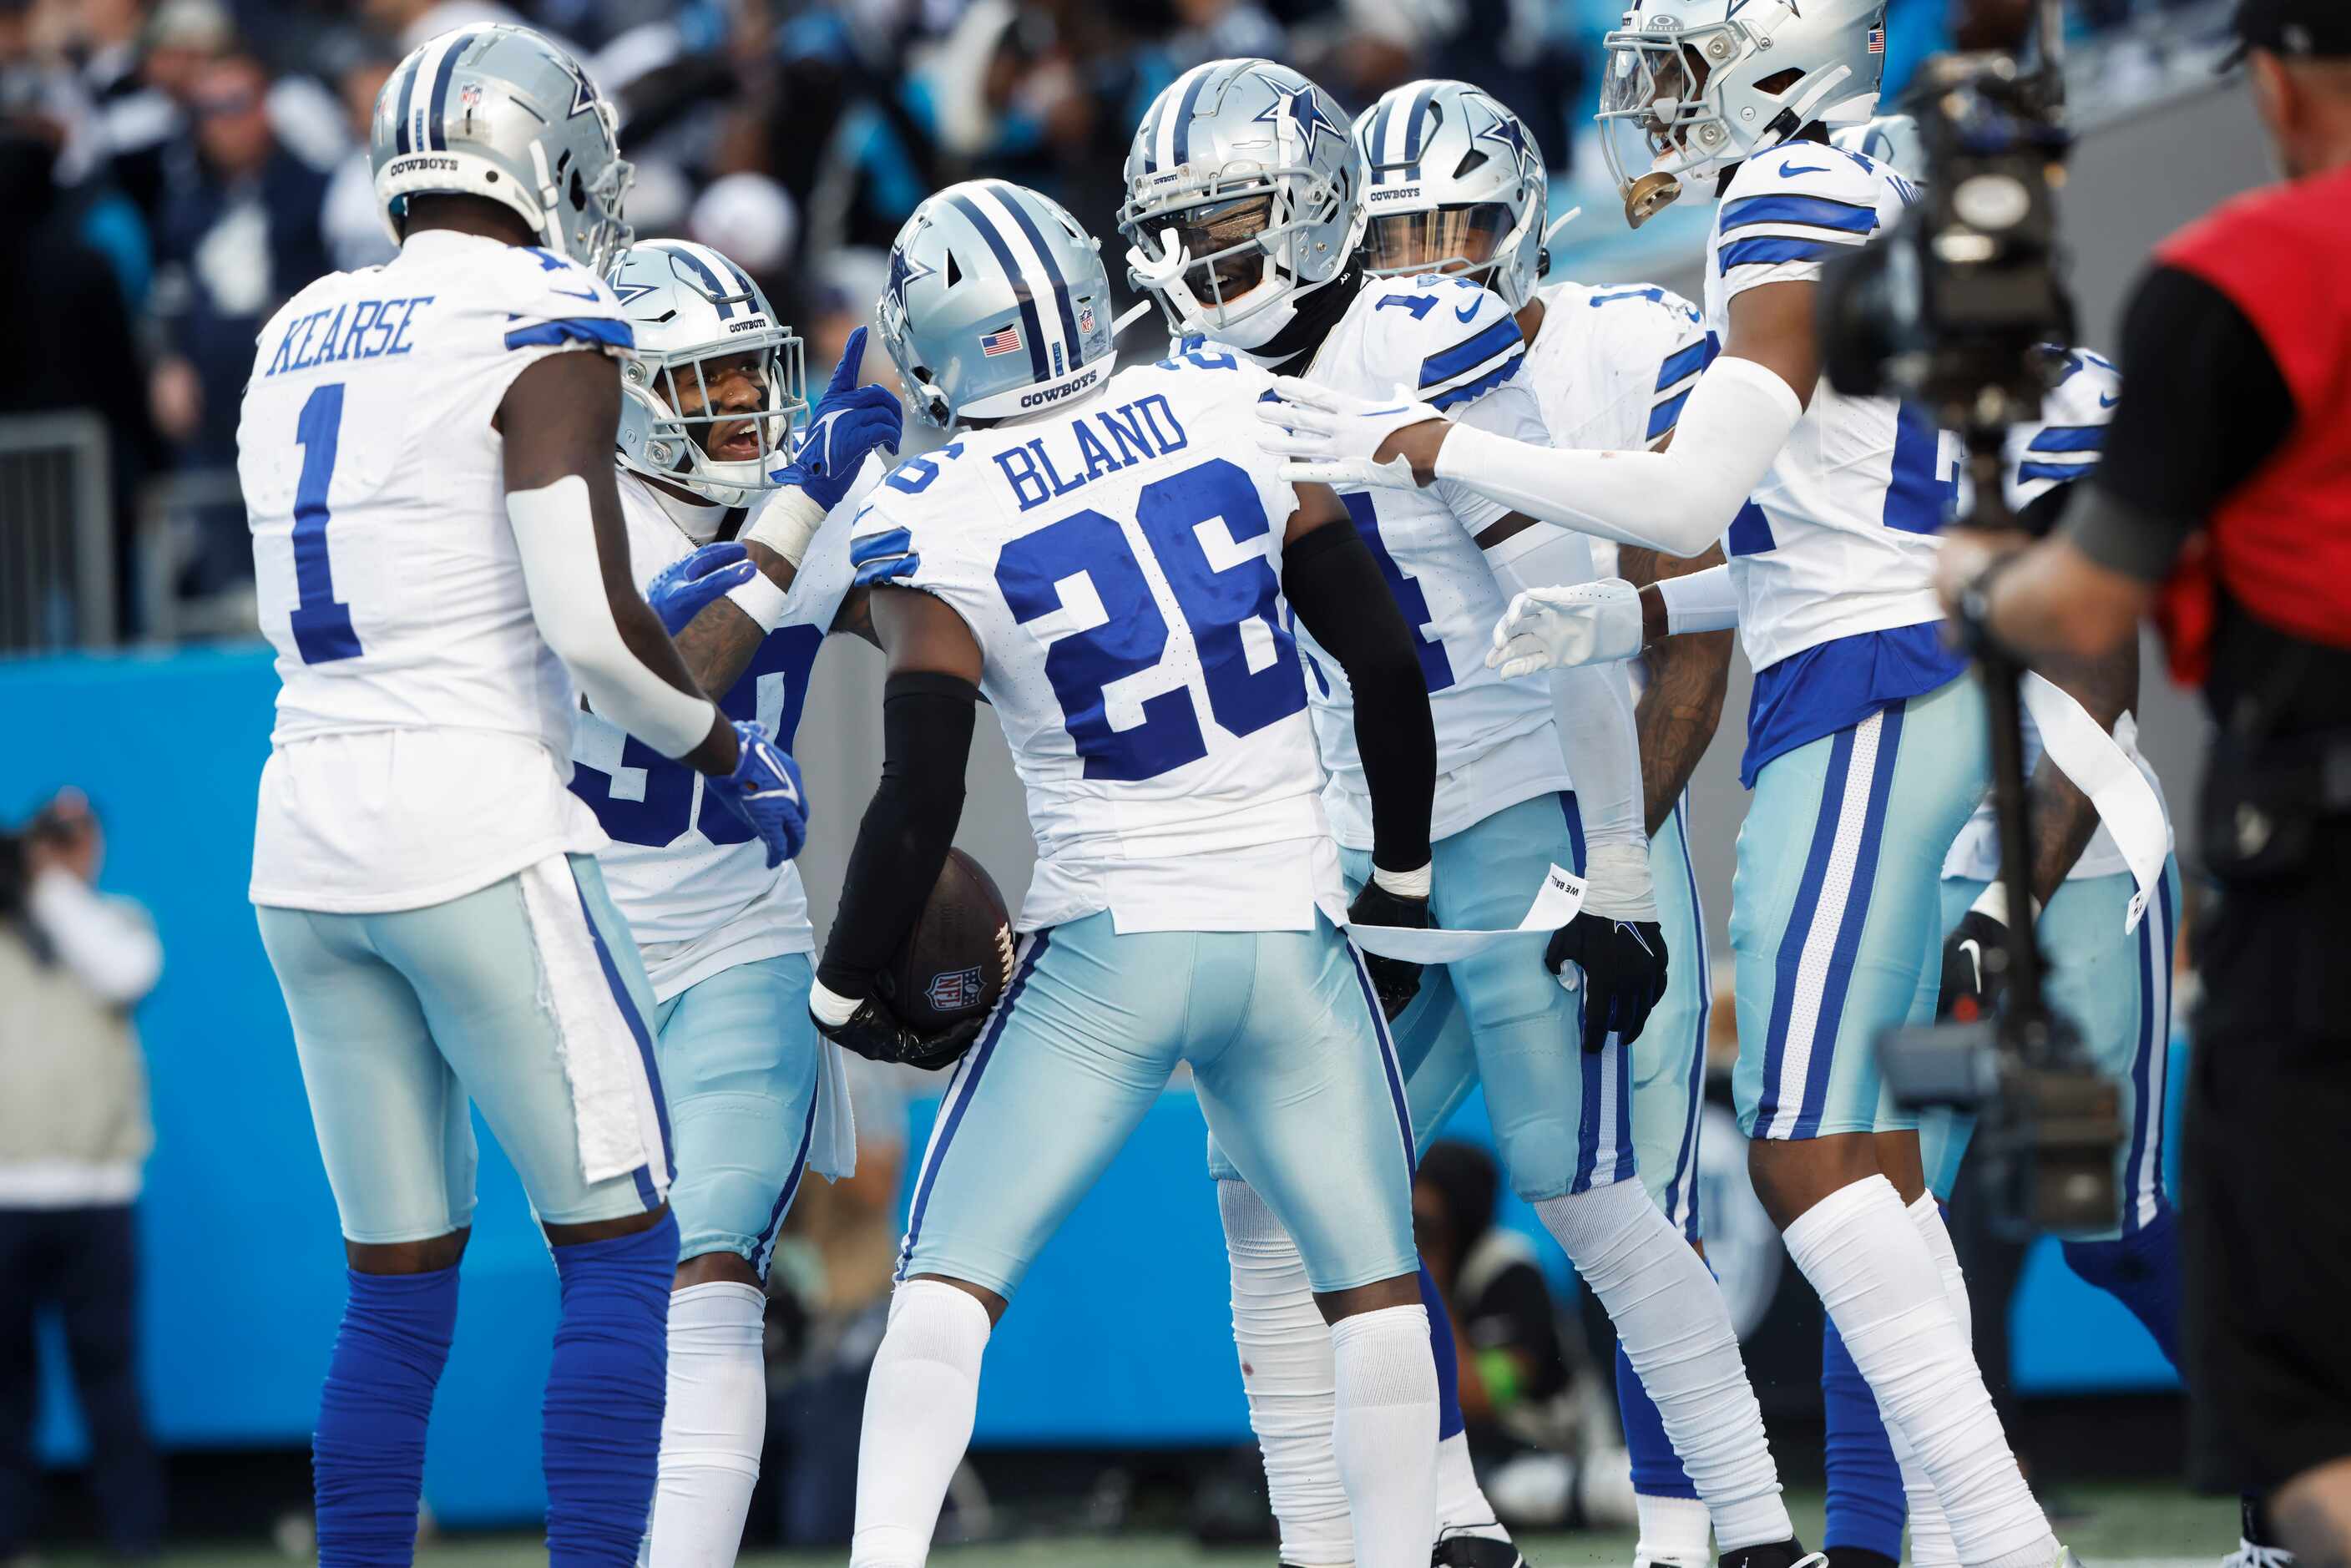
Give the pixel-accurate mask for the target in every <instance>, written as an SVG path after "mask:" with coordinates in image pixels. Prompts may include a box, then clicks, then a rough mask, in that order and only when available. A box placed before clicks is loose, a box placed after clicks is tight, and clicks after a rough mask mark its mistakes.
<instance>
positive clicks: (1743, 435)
mask: <svg viewBox="0 0 2351 1568" xmlns="http://www.w3.org/2000/svg"><path fill="white" fill-rule="evenodd" d="M1815 287H1818V286H1817V285H1815V284H1810V283H1779V284H1768V285H1764V286H1762V287H1757V288H1751V289H1750V290H1748V291H1747V292H1746V293H1744V294H1741V295H1740V296H1739V297H1738V298H1735V299H1733V300H1732V301H1731V305H1730V341H1729V345H1728V346H1727V347H1726V348H1725V349H1724V350H1723V353H1722V356H1721V357H1720V358H1719V359H1718V360H1716V361H1715V362H1714V363H1713V364H1712V365H1711V366H1709V367H1708V369H1707V371H1706V373H1705V374H1703V375H1701V376H1700V377H1699V378H1698V384H1697V385H1696V386H1695V387H1693V388H1691V389H1690V393H1689V402H1687V403H1686V404H1684V405H1683V408H1682V413H1681V419H1680V421H1679V423H1678V424H1677V426H1676V431H1675V437H1674V441H1673V444H1671V445H1670V446H1668V447H1667V449H1666V450H1664V451H1662V452H1576V451H1562V450H1560V449H1558V448H1555V447H1550V446H1538V445H1531V444H1528V443H1525V442H1521V441H1513V440H1511V439H1510V438H1508V437H1506V436H1500V435H1496V434H1491V433H1489V432H1487V431H1482V430H1476V429H1472V428H1471V427H1469V426H1468V425H1466V424H1458V423H1454V422H1453V421H1451V420H1447V419H1441V418H1433V417H1430V414H1431V411H1430V410H1429V408H1428V407H1427V405H1426V404H1419V403H1412V402H1408V401H1405V400H1398V399H1394V398H1391V399H1387V400H1384V401H1381V400H1371V399H1364V398H1358V397H1353V396H1350V395H1349V394H1347V393H1344V392H1334V391H1332V389H1330V388H1327V387H1318V386H1312V385H1310V384H1309V383H1307V382H1301V381H1298V380H1296V379H1294V378H1291V377H1287V376H1285V377H1282V378H1280V379H1279V380H1278V381H1276V382H1275V383H1274V388H1275V391H1276V392H1278V393H1279V394H1280V395H1279V397H1278V398H1277V399H1276V400H1275V401H1272V402H1267V403H1266V404H1264V405H1263V406H1262V407H1260V408H1259V411H1258V417H1259V421H1260V422H1261V424H1262V428H1261V434H1260V444H1262V445H1263V446H1264V447H1265V449H1266V450H1267V451H1268V452H1270V453H1273V454H1274V455H1277V456H1280V457H1282V458H1283V459H1285V461H1284V463H1283V465H1282V469H1281V473H1282V477H1284V478H1286V479H1290V480H1293V481H1298V480H1315V481H1321V482H1334V483H1340V484H1352V485H1358V486H1360V485H1400V484H1403V483H1405V482H1407V481H1408V482H1410V483H1412V484H1416V485H1427V484H1430V483H1432V482H1434V481H1436V480H1438V479H1450V480H1454V481H1456V482H1458V483H1459V484H1461V485H1463V486H1468V488H1470V489H1472V490H1475V491H1476V492H1478V493H1479V495H1481V496H1487V497H1491V498H1493V499H1494V500H1497V501H1499V502H1501V503H1502V504H1504V505H1505V506H1508V507H1511V508H1512V509H1513V510H1515V511H1520V512H1523V513H1525V514H1526V515H1527V516H1529V517H1537V518H1540V519H1541V520H1542V521H1544V522H1550V523H1557V524H1559V525H1560V526H1561V527H1562V528H1573V529H1575V530H1577V531H1578V532H1581V533H1587V534H1593V535H1596V536H1598V537H1599V538H1606V539H1614V540H1615V541H1617V542H1618V543H1619V544H1628V545H1635V546H1639V547H1641V548H1644V549H1655V550H1661V551H1663V552H1665V553H1666V554H1667V555H1675V556H1694V555H1697V554H1698V553H1699V552H1700V551H1702V550H1704V549H1706V548H1707V547H1708V545H1710V544H1713V543H1714V542H1715V541H1716V540H1717V539H1719V538H1721V537H1722V535H1723V532H1724V530H1726V529H1727V528H1729V526H1730V523H1731V519H1732V518H1733V517H1737V516H1738V513H1739V508H1740V507H1741V506H1743V505H1744V504H1745V503H1746V500H1747V497H1749V496H1750V494H1752V493H1753V491H1754V489H1755V487H1756V486H1758V485H1760V484H1761V483H1762V480H1763V476H1764V475H1765V474H1767V473H1768V472H1769V471H1770V469H1771V460H1772V459H1773V458H1774V457H1776V456H1778V455H1779V453H1780V448H1781V447H1782V446H1783V445H1785V444H1787V440H1788V436H1789V434H1790V433H1791V432H1792V431H1793V430H1794V429H1795V427H1796V422H1797V421H1798V420H1799V419H1801V418H1802V417H1803V413H1804V409H1805V406H1806V405H1807V404H1808V403H1809V402H1810V401H1811V397H1812V389H1813V384H1814V383H1815V382H1817V381H1818V380H1819V370H1818V357H1817V350H1814V349H1813V346H1812V321H1811V298H1812V291H1813V288H1815ZM1798 297H1801V298H1798Z"/></svg>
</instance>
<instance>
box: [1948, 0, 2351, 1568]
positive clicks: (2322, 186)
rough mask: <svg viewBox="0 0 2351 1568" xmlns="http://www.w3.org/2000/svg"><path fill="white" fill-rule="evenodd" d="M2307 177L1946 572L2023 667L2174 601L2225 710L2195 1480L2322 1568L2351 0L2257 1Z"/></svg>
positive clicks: (2247, 208)
mask: <svg viewBox="0 0 2351 1568" xmlns="http://www.w3.org/2000/svg"><path fill="white" fill-rule="evenodd" d="M2237 26H2238V29H2239V33H2240V35H2241V38H2242V40H2243V43H2244V45H2245V58H2246V61H2247V66H2248V70H2249V75H2250V78H2251V82H2252V92H2253V98H2254V101H2255V103H2256V105H2257V106H2258V108H2259V110H2260V112H2261V117H2262V121H2263V123H2264V125H2265V126H2266V127H2267V129H2268V131H2269V135H2270V139H2271V141H2272V143H2273V147H2274V149H2275V152H2276V154H2277V157H2278V160H2279V162H2280V163H2281V164H2282V165H2283V169H2284V171H2285V173H2286V175H2287V178H2286V180H2285V181H2284V182H2283V183H2280V184H2276V185H2273V186H2271V187H2268V188H2266V189H2263V190H2261V191H2257V192H2254V193H2252V194H2249V195H2246V196H2242V197H2240V198H2238V199H2237V200H2235V201H2232V202H2231V203H2229V204H2226V205H2224V206H2222V207H2220V209H2219V210H2218V211H2216V212H2214V213H2212V214H2210V216H2208V217H2206V218H2204V219H2202V220H2201V221H2199V222H2198V223H2196V224H2194V225H2190V226H2189V228H2187V229H2185V230H2183V231H2182V232H2180V233H2179V234H2178V235H2174V236H2173V237H2172V238H2171V239H2170V240H2168V242H2166V243H2165V245H2164V246H2162V247H2161V248H2160V249H2159V250H2158V252H2157V255H2156V258H2155V266H2154V267H2153V268H2152V269H2151V270H2150V271H2149V272H2148V274H2147V277H2146V278H2145V279H2144V280H2143V281H2142V282H2141V284H2140V285H2139V287H2138V290H2137V294H2136V296H2135V297H2134V298H2133V299H2132V301H2131V303H2130V306H2129V308H2128V310H2127V312H2126V317H2125V322H2124V329H2123V339H2122V344H2121V348H2122V355H2121V357H2122V361H2123V366H2124V371H2125V375H2126V382H2125V384H2126V387H2127V388H2128V389H2129V390H2128V391H2127V392H2125V393H2124V394H2123V397H2122V401H2121V402H2120V404H2119V406H2117V407H2116V411H2115V417H2114V423H2113V426H2112V428H2111V430H2110V431H2109V433H2108V434H2107V436H2106V441H2105V461H2104V463H2103V464H2102V465H2101V466H2100V468H2099V470H2098V474H2097V476H2096V477H2095V479H2092V480H2090V481H2087V482H2085V484H2083V485H2082V486H2080V488H2081V490H2083V491H2084V492H2085V494H2084V495H2082V496H2080V497H2077V498H2076V499H2075V500H2074V503H2073V505H2072V507H2071V508H2070V510H2069V511H2068V513H2067V515H2066V517H2064V520H2063V522H2062V523H2061V524H2060V526H2059V528H2058V529H2057V531H2056V532H2055V534H2054V535H2053V537H2052V538H2048V539H2046V540H2044V541H2043V542H2042V543H2039V544H2036V545H2032V546H2031V547H2030V548H2020V541H2019V540H2017V539H2016V538H2013V537H2008V538H2000V537H1995V536H1990V535H1982V534H1955V535H1953V536H1952V537H1951V538H1950V541H1949V544H1948V545H1947V547H1946V549H1944V551H1943V555H1942V559H1941V564H1940V575H1939V582H1938V586H1939V587H1940V589H1941V591H1942V593H1943V595H1944V599H1945V601H1946V603H1947V604H1949V605H1950V606H1951V607H1952V609H1953V612H1954V613H1955V614H1956V615H1957V616H1958V617H1959V619H1960V620H1961V621H1963V622H1970V623H1971V624H1972V625H1973V626H1974V627H1975V629H1976V630H1978V631H1979V632H1980V633H1982V634H1983V635H1985V636H1988V637H1989V638H1990V639H1991V640H1992V641H1994V642H1997V643H2001V644H2003V645H2005V646H2006V647H2008V648H2010V649H2011V650H2012V651H2014V652H2015V653H2019V654H2020V655H2022V656H2023V657H2024V658H2026V659H2027V660H2031V659H2033V658H2064V657H2066V656H2095V655H2098V654H2101V653H2106V652H2109V651H2111V650H2113V649H2114V648H2116V647H2117V646H2119V645H2120V644H2121V643H2123V641H2124V640H2125V639H2126V638H2130V637H2134V636H2136V635H2137V627H2138V623H2139V622H2140V621H2141V620H2142V619H2143V618H2147V617H2149V616H2152V617H2153V618H2154V619H2155V620H2156V621H2157V622H2158V625H2160V626H2161V627H2162V629H2163V630H2164V632H2165V633H2166V636H2167V638H2168V642H2169V645H2170V653H2171V659H2172V665H2173V668H2174V671H2175V673H2177V674H2179V675H2180V676H2181V678H2183V679H2185V680H2188V681H2190V682H2192V683H2195V684H2199V685H2201V686H2202V687H2203V688H2204V692H2205V695H2206V699H2207V701H2208V703H2209V705H2210V709H2211V712H2212V716H2213V718H2214V720H2215V721H2216V724H2217V733H2216V735H2215V737H2214V740H2213V743H2212V751H2211V756H2210V762H2209V766H2208V769H2207V773H2206V777H2205V781H2204V800H2203V810H2202V815H2201V825H2200V832H2199V839H2200V841H2201V847H2202V852H2203V855H2204V858H2205V860H2206V862H2207V863H2208V865H2209V867H2210V871H2211V872H2212V873H2213V875H2214V877H2215V878H2216V879H2217V880H2218V882H2219V883H2220V888H2221V890H2222V897H2221V898H2220V901H2219V904H2218V908H2217V911H2216V913H2215V914H2214V915H2212V917H2211V918H2210V921H2209V924H2208V925H2206V927H2205V929H2204V930H2203V931H2202V932H2201V933H2200V934H2199V944H2200V946H2199V956H2200V959H2201V963H2202V967H2203V970H2204V976H2205V981H2206V987H2207V1000H2206V1002H2205V1005H2204V1009H2203V1013H2202V1016H2201V1018H2200V1019H2199V1025H2198V1051H2197V1059H2196V1062H2195V1065H2194V1068H2193V1071H2192V1074H2191V1080H2190V1083H2189V1131H2188V1140H2187V1144H2186V1147H2185V1151H2184V1153H2185V1162H2184V1163H2185V1178H2186V1201H2185V1202H2184V1203H2183V1205H2182V1212H2183V1220H2184V1228H2183V1242H2184V1249H2185V1260H2186V1270H2185V1272H2186V1276H2187V1280H2188V1301H2187V1304H2186V1305H2187V1310H2186V1313H2185V1318H2186V1331H2187V1332H2186V1351H2187V1357H2186V1361H2187V1365H2186V1371H2187V1374H2188V1384H2189V1397H2190V1408H2191V1431H2192V1435H2193V1439H2194V1448H2195V1453H2194V1461H2195V1465H2194V1468H2195V1473H2196V1478H2197V1479H2198V1480H2199V1482H2201V1483H2203V1484H2205V1485H2208V1486H2211V1487H2213V1488H2215V1489H2220V1488H2229V1489H2238V1490H2245V1491H2247V1492H2249V1493H2254V1494H2259V1495H2263V1496H2265V1497H2266V1498H2267V1500H2268V1504H2269V1513H2270V1515H2271V1518H2272V1520H2273V1522H2274V1525H2275V1527H2276V1529H2277V1531H2278V1532H2279V1535H2280V1537H2281V1538H2282V1543H2283V1545H2285V1546H2288V1547H2290V1548H2292V1549H2293V1550H2294V1552H2296V1553H2297V1555H2299V1556H2300V1558H2301V1560H2302V1563H2303V1568H2319V1565H2321V1564H2342V1563H2351V1333H2346V1332H2345V1324H2346V1318H2345V1315H2344V1302H2345V1301H2346V1300H2351V1201H2346V1199H2351V1179H2346V1176H2345V1175H2344V1167H2343V1166H2342V1164H2341V1163H2340V1162H2339V1161H2338V1160H2335V1159H2334V1158H2332V1157H2331V1156H2322V1157H2319V1158H2317V1159H2315V1160H2314V1158H2313V1155H2314V1153H2315V1152H2316V1151H2319V1150H2329V1151H2332V1150H2335V1149H2337V1148H2339V1147H2340V1146H2341V1144H2342V1139H2343V1135H2344V1129H2345V1127H2346V1125H2351V964H2346V962H2345V961H2344V956H2345V953H2346V950H2351V919H2346V914H2345V907H2344V904H2343V902H2342V895H2341V894H2340V891H2339V890H2340V889H2342V888H2344V887H2345V886H2346V885H2351V5H2346V4H2345V0H2242V4H2241V8H2240V11H2239V14H2238V17H2237Z"/></svg>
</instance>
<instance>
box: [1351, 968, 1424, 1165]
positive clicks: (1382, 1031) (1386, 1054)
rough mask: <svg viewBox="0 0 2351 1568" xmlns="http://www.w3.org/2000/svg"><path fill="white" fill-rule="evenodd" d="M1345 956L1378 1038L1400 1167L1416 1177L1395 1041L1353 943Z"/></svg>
mask: <svg viewBox="0 0 2351 1568" xmlns="http://www.w3.org/2000/svg"><path fill="white" fill-rule="evenodd" d="M1347 957H1348V959H1349V960H1350V961H1351V962H1352V963H1353V965H1354V967H1355V984H1356V986H1357V987H1358V988H1361V989H1362V991H1363V993H1364V1007H1365V1008H1366V1009H1369V1010H1370V1012H1371V1015H1372V1032H1373V1033H1374V1034H1376V1035H1377V1036H1379V1041H1380V1071H1382V1072H1383V1073H1384V1074H1386V1076H1387V1081H1388V1102H1389V1103H1391V1104H1393V1105H1394V1106H1395V1116H1396V1131H1397V1132H1398V1133H1400V1134H1403V1135H1404V1168H1405V1170H1406V1171H1407V1172H1410V1173H1411V1174H1413V1175H1415V1176H1417V1175H1419V1174H1420V1156H1419V1154H1418V1152H1417V1151H1416V1148H1415V1147H1414V1144H1413V1136H1412V1105H1411V1103H1410V1102H1409V1101H1407V1100H1406V1099H1405V1092H1404V1070H1403V1068H1402V1067H1401V1066H1400V1065H1399V1064H1398V1063H1397V1061H1396V1053H1395V1040H1393V1039H1391V1038H1390V1037H1389V1035H1388V1015H1387V1014H1386V1012H1384V1010H1382V1009H1381V1007H1380V994H1379V992H1378V991H1376V990H1374V988H1373V987H1372V976H1371V971H1370V970H1368V969H1366V968H1364V955H1363V954H1362V953H1361V952H1360V951H1358V950H1357V948H1356V946H1355V944H1354V943H1353V941H1348V943H1347Z"/></svg>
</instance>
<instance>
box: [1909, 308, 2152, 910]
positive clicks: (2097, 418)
mask: <svg viewBox="0 0 2351 1568" xmlns="http://www.w3.org/2000/svg"><path fill="white" fill-rule="evenodd" d="M2122 385H2123V383H2122V377H2121V375H2120V374H2119V373H2118V372H2117V371H2116V370H2115V367H2114V365H2113V364H2112V363H2111V362H2110V361H2106V360H2105V359H2102V358H2100V357H2099V356H2098V355H2096V354H2094V353H2092V352H2090V351H2089V350H2087V349H2075V350H2072V351H2071V352H2070V353H2068V354H2067V355H2066V356H2065V374H2064V378H2063V379H2061V380H2060V381H2059V382H2058V383H2057V385H2056V387H2055V388H2054V389H2053V390H2052V391H2051V392H2050V393H2049V396H2048V398H2047V399H2046V400H2045V401H2044V402H2043V404H2042V407H2041V418H2040V419H2039V421H2037V422H2036V423H2032V424H2020V425H2018V426H2017V427H2016V428H2015V429H2013V430H2011V431H2010V432H2009V433H2008V448H2007V450H2008V504H2009V505H2010V506H2011V507H2015V508H2017V509H2019V510H2022V508H2023V507H2028V506H2031V505H2032V503H2033V502H2034V501H2037V500H2039V499H2040V498H2041V497H2043V496H2045V495H2047V494H2048V493H2049V492H2050V491H2051V490H2052V489H2053V488H2055V487H2056V486H2059V485H2070V484H2072V483H2073V482H2074V480H2076V479H2081V478H2085V477H2087V476H2089V475H2091V474H2094V473H2095V472H2096V471H2097V466H2098V458H2099V455H2100V454H2101V453H2103V452H2104V451H2105V444H2106V425H2107V423H2109V422H2110V421H2111V420H2113V418H2114V407H2115V404H2116V402H2119V401H2120V400H2121V397H2122ZM2023 717H2024V770H2025V774H2026V776H2027V777H2030V776H2031V775H2032V769H2033V768H2034V767H2035V766H2036V765H2037V764H2038V763H2039V762H2040V760H2041V731H2040V730H2039V729H2038V728H2037V727H2035V726H2034V725H2033V722H2032V715H2031V714H2029V713H2028V714H2026V715H2024V716H2023ZM2131 759H2132V760H2133V761H2135V762H2137V764H2138V770H2139V771H2140V772H2141V773H2143V774H2145V775H2147V782H2148V783H2149V784H2150V785H2152V786H2154V789H2155V793H2156V798H2157V799H2158V800H2161V799H2162V798H2163V783H2162V780H2160V779H2158V778H2156V776H2155V769H2154V768H2152V767H2150V766H2149V765H2148V763H2147V758H2144V757H2142V756H2140V755H2138V753H2137V748H2136V747H2133V748H2132V755H2131ZM2166 814H2167V816H2168V807H2167V811H2166ZM2129 873H2130V862H2128V861H2127V860H2126V859H2124V858H2123V852H2122V851H2121V850H2120V849H2118V848H2116V845H2115V841H2114V836H2113V835H2112V834H2110V833H2108V832H2107V831H2106V829H2105V823H2103V822H2101V823H2100V824H2099V825H2098V831H2096V832H2095V833H2094V834H2092V835H2091V837H2090V841H2089V843H2088V845H2087V846H2085V848H2084V849H2083V851H2082V858H2081V859H2079V860H2077V861H2075V862H2074V869H2073V870H2072V871H2070V872H2068V873H2066V880H2067V881H2069V882H2070V881H2072V880H2074V878H2076V877H2084V878H2087V877H2094V876H2118V875H2128V874H2129ZM1943 874H1944V875H1945V876H1949V877H1966V878H1970V879H1971V880H1973V881H1977V882H1991V881H1992V880H1994V879H1995V878H1997V877H1998V876H1999V875H2000V828H1999V824H1998V823H1996V822H1995V821H1993V820H1992V810H1991V800H1989V799H1987V800H1985V801H1984V803H1983V804H1982V805H1980V806H1979V807H1977V808H1976V814H1975V815H1974V816H1972V817H1970V818H1969V819H1968V825H1967V826H1966V827H1964V828H1962V829H1961V830H1959V838H1958V839H1957V840H1955V841H1953V842H1952V844H1951V849H1950V853H1949V855H1947V856H1946V857H1945V858H1944V861H1943Z"/></svg>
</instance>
